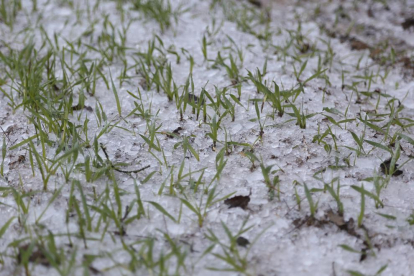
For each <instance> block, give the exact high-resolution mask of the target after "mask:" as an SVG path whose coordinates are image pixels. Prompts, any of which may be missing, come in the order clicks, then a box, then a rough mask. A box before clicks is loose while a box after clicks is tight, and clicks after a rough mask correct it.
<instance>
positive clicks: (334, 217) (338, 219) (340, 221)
mask: <svg viewBox="0 0 414 276" xmlns="http://www.w3.org/2000/svg"><path fill="white" fill-rule="evenodd" d="M326 215H327V216H328V218H329V220H330V221H331V222H333V223H335V224H336V226H338V227H343V226H344V225H345V224H346V222H345V220H344V217H343V216H340V215H338V214H335V213H334V212H333V211H332V210H329V211H328V212H327V213H326Z"/></svg>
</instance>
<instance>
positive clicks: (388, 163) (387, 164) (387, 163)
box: [380, 158, 403, 176]
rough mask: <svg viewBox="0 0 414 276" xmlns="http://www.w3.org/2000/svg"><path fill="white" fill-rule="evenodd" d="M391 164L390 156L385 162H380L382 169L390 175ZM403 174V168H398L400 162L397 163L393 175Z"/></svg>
mask: <svg viewBox="0 0 414 276" xmlns="http://www.w3.org/2000/svg"><path fill="white" fill-rule="evenodd" d="M390 166H391V158H390V159H388V160H385V161H384V162H382V163H381V164H380V168H381V171H382V172H383V173H384V174H387V175H389V174H390V172H391V168H390ZM401 174H403V171H402V170H398V164H395V167H394V173H393V174H392V175H393V176H398V175H401Z"/></svg>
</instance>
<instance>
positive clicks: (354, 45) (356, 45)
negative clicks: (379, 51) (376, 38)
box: [351, 39, 370, 51]
mask: <svg viewBox="0 0 414 276" xmlns="http://www.w3.org/2000/svg"><path fill="white" fill-rule="evenodd" d="M369 48H370V47H369V46H368V44H366V43H365V42H362V41H360V40H358V39H353V40H352V41H351V49H352V50H358V51H360V50H365V49H369Z"/></svg>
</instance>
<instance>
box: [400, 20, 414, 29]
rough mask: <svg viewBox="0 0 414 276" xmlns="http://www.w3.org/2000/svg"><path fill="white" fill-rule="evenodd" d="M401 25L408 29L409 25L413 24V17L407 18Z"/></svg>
mask: <svg viewBox="0 0 414 276" xmlns="http://www.w3.org/2000/svg"><path fill="white" fill-rule="evenodd" d="M401 26H402V27H403V29H404V30H407V29H409V28H410V27H413V26H414V18H407V19H406V20H405V21H404V22H403V23H402V24H401Z"/></svg>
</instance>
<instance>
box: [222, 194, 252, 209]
mask: <svg viewBox="0 0 414 276" xmlns="http://www.w3.org/2000/svg"><path fill="white" fill-rule="evenodd" d="M249 201H250V195H248V196H234V197H232V198H228V199H226V200H225V201H224V204H226V205H229V208H236V207H240V208H242V209H243V210H244V209H246V207H247V204H249Z"/></svg>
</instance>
